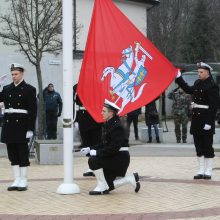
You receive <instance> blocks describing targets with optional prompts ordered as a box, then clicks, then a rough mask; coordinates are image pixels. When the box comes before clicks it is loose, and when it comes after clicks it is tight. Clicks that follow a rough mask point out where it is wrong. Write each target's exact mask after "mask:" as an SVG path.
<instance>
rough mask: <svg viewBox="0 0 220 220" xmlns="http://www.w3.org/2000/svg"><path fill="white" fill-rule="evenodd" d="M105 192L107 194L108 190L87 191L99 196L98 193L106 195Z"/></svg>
mask: <svg viewBox="0 0 220 220" xmlns="http://www.w3.org/2000/svg"><path fill="white" fill-rule="evenodd" d="M106 194H109V191H108V190H105V191H101V192H100V191H90V192H89V195H92V196H99V195H106Z"/></svg>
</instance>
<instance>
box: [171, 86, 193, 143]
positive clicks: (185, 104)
mask: <svg viewBox="0 0 220 220" xmlns="http://www.w3.org/2000/svg"><path fill="white" fill-rule="evenodd" d="M168 98H169V99H171V100H173V105H172V112H173V118H174V125H175V135H176V142H177V143H180V142H181V136H182V142H183V143H186V139H187V124H188V121H189V115H190V106H191V95H189V94H186V93H185V92H184V91H183V89H181V88H180V87H177V88H176V89H174V90H173V91H171V92H170V93H169V94H168ZM181 126H182V132H181ZM181 133H182V134H181Z"/></svg>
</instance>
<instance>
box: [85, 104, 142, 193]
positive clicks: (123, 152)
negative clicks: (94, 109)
mask: <svg viewBox="0 0 220 220" xmlns="http://www.w3.org/2000/svg"><path fill="white" fill-rule="evenodd" d="M118 110H120V108H119V107H118V106H117V105H116V104H114V103H112V102H110V101H108V100H105V102H104V107H103V109H102V116H103V119H104V120H105V121H106V123H105V124H104V129H103V139H102V143H101V144H99V145H97V146H94V147H86V148H82V149H81V152H82V153H83V154H85V155H89V156H90V158H89V160H88V163H89V168H90V169H91V170H93V172H94V174H95V176H96V179H97V186H96V187H95V189H94V190H92V191H90V192H89V194H90V195H102V194H108V193H109V191H111V190H113V189H115V188H117V187H119V186H122V185H125V184H131V185H132V186H133V187H134V188H135V192H138V191H139V189H140V183H139V176H138V173H133V174H131V175H126V172H127V169H128V166H129V163H130V154H129V152H128V139H127V138H126V134H125V129H124V127H123V126H122V124H121V121H120V119H119V116H117V112H118Z"/></svg>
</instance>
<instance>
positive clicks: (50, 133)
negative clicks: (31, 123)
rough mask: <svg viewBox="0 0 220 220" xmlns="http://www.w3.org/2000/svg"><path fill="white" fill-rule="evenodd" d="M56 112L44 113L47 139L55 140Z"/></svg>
mask: <svg viewBox="0 0 220 220" xmlns="http://www.w3.org/2000/svg"><path fill="white" fill-rule="evenodd" d="M57 119H58V117H57V112H49V111H47V112H46V133H47V139H57Z"/></svg>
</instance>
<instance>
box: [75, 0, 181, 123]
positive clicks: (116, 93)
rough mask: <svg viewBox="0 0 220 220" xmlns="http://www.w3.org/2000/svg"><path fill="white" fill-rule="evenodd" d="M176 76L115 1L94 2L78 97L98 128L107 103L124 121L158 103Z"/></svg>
mask: <svg viewBox="0 0 220 220" xmlns="http://www.w3.org/2000/svg"><path fill="white" fill-rule="evenodd" d="M176 73H177V69H176V68H175V67H174V66H173V65H172V64H171V63H170V62H169V61H168V59H167V58H166V57H165V56H163V54H161V53H160V51H159V50H158V49H157V48H156V47H155V46H154V45H153V44H152V43H151V42H150V41H149V40H148V39H147V38H146V37H145V36H144V35H143V34H142V33H141V32H140V31H139V30H138V29H137V28H136V27H135V26H134V25H133V24H132V23H131V22H130V21H129V19H128V18H127V17H126V16H125V15H124V14H123V13H122V12H121V11H120V10H119V9H118V8H117V7H116V6H115V5H114V3H113V2H112V1H111V0H105V1H103V0H95V3H94V9H93V14H92V20H91V24H90V29H89V34H88V39H87V44H86V49H85V54H84V59H83V63H82V67H81V72H80V78H79V83H78V90H77V92H78V94H79V96H80V99H81V101H82V103H83V105H84V106H85V108H86V109H87V110H88V111H89V113H90V114H91V115H92V117H93V118H94V119H95V120H96V121H97V122H101V121H103V119H102V115H101V111H102V107H103V103H104V100H105V99H108V100H109V101H111V102H114V103H115V104H116V105H118V106H119V107H120V108H121V110H120V112H119V114H120V115H124V114H126V113H128V112H130V111H132V110H134V109H137V108H139V107H142V106H144V105H146V104H147V103H149V102H151V101H152V100H154V99H155V98H156V97H158V96H159V95H160V94H161V93H162V92H163V91H164V90H165V89H166V88H167V87H168V86H169V85H170V83H171V82H172V81H173V79H174V78H175V76H176Z"/></svg>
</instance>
